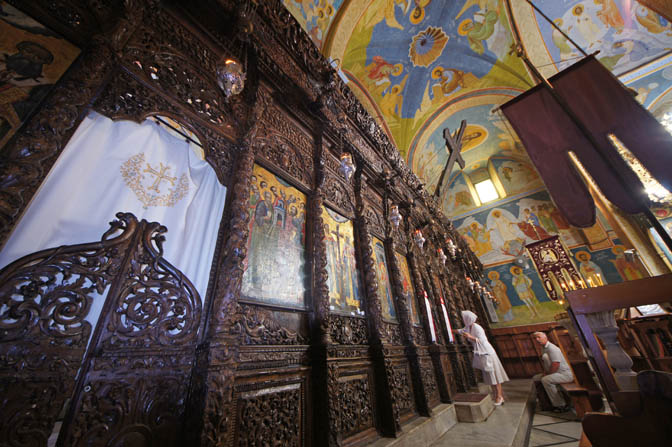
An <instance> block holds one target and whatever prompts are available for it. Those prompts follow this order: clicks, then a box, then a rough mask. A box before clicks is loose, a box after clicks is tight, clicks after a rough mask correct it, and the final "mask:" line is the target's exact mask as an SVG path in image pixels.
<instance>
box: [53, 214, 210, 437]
mask: <svg viewBox="0 0 672 447" xmlns="http://www.w3.org/2000/svg"><path fill="white" fill-rule="evenodd" d="M117 218H118V219H119V220H118V221H115V222H113V223H112V228H111V229H110V231H108V233H106V235H110V234H111V233H112V232H114V231H121V232H122V235H121V236H120V237H124V236H126V237H127V238H128V239H129V246H128V249H127V252H126V253H124V252H119V253H118V256H123V258H121V259H123V263H120V264H119V265H118V268H117V269H116V271H115V272H114V273H115V274H116V278H115V280H114V283H113V285H112V287H111V288H110V291H109V293H108V296H107V298H106V302H105V306H104V307H103V311H102V315H101V317H100V319H101V324H100V325H98V329H97V330H96V333H95V334H94V337H93V340H92V341H91V343H92V348H91V349H90V352H91V353H92V354H90V357H89V360H88V362H85V364H84V365H83V367H82V372H81V373H80V374H81V376H80V379H79V380H78V389H77V390H76V391H75V397H74V399H73V403H72V404H71V407H70V413H69V416H68V418H66V420H65V422H64V425H63V428H62V431H61V434H60V436H59V443H62V445H73V446H74V445H90V444H91V443H94V444H107V443H124V442H129V441H130V440H138V439H143V440H145V442H147V443H150V442H152V441H154V440H157V441H159V442H161V443H164V444H165V445H175V441H176V439H177V434H178V428H179V425H178V424H179V422H180V421H181V417H182V414H183V412H184V402H185V399H186V388H187V383H188V378H189V372H190V366H191V363H192V362H193V357H194V350H195V340H196V336H197V329H198V324H199V321H200V313H201V299H200V297H199V296H198V292H197V291H196V289H195V288H194V287H193V285H192V284H191V282H190V281H189V280H188V279H187V278H186V277H184V276H183V275H182V274H181V273H180V272H179V271H178V270H176V269H175V268H174V267H173V266H172V265H170V264H169V263H168V262H167V261H165V260H164V259H163V258H162V253H163V249H162V244H163V241H164V240H165V238H164V236H163V233H165V232H166V231H167V230H166V228H165V227H163V226H161V225H159V224H158V223H155V222H154V223H148V222H146V221H145V220H143V221H141V222H137V220H136V219H135V217H134V216H133V215H132V214H128V213H118V214H117ZM103 240H105V236H104V238H103ZM147 357H149V359H148V358H147ZM99 363H101V364H99ZM111 365H112V366H113V368H110V366H111ZM157 370H158V371H160V372H159V373H157V372H156V371H157ZM69 421H72V422H69Z"/></svg>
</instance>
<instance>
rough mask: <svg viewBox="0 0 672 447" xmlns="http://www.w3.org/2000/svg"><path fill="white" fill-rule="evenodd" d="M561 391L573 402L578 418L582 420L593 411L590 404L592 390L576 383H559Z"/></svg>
mask: <svg viewBox="0 0 672 447" xmlns="http://www.w3.org/2000/svg"><path fill="white" fill-rule="evenodd" d="M558 387H559V388H560V390H561V391H562V392H563V393H564V394H566V395H567V396H569V398H570V400H571V401H572V406H573V407H574V411H576V416H577V417H579V418H580V419H581V418H583V415H584V414H586V413H587V412H589V411H593V406H592V405H591V404H590V390H589V389H588V388H584V387H582V386H581V385H577V384H576V383H574V382H569V383H559V384H558Z"/></svg>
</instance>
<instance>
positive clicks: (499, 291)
mask: <svg viewBox="0 0 672 447" xmlns="http://www.w3.org/2000/svg"><path fill="white" fill-rule="evenodd" d="M488 279H490V287H491V288H492V292H493V293H494V295H495V298H496V299H497V313H498V314H499V316H500V318H501V319H502V321H511V320H513V307H512V306H511V301H510V300H509V295H508V294H507V293H506V289H507V287H506V284H504V282H502V280H501V279H499V272H498V271H496V270H492V271H490V272H488Z"/></svg>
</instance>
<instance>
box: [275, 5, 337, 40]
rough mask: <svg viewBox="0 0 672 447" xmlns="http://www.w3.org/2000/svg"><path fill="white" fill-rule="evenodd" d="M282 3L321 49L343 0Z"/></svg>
mask: <svg viewBox="0 0 672 447" xmlns="http://www.w3.org/2000/svg"><path fill="white" fill-rule="evenodd" d="M282 3H283V4H284V5H285V8H287V10H288V11H289V12H290V13H291V14H292V15H293V16H294V18H295V19H296V21H297V22H299V24H300V25H301V27H302V28H303V29H304V30H305V31H306V32H307V33H308V35H309V36H310V38H311V39H312V40H313V42H314V43H315V45H316V46H317V48H320V49H321V48H322V46H323V44H324V41H325V39H326V38H327V34H328V32H329V27H330V26H331V24H332V22H333V21H334V19H335V18H336V13H337V12H338V8H340V7H341V4H342V3H343V0H282Z"/></svg>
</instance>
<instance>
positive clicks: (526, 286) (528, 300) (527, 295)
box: [510, 265, 539, 318]
mask: <svg viewBox="0 0 672 447" xmlns="http://www.w3.org/2000/svg"><path fill="white" fill-rule="evenodd" d="M510 272H511V274H512V275H513V279H512V281H511V282H512V283H513V287H514V288H515V289H516V293H517V294H518V298H520V300H521V301H522V302H523V303H525V305H526V306H527V308H528V309H529V311H530V314H531V316H532V317H533V318H534V317H538V316H539V311H538V310H537V303H538V302H539V301H537V296H536V295H535V293H534V290H532V280H531V279H530V278H528V277H527V276H525V274H524V273H523V269H521V268H520V267H518V266H517V265H514V266H513V267H511V270H510Z"/></svg>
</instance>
